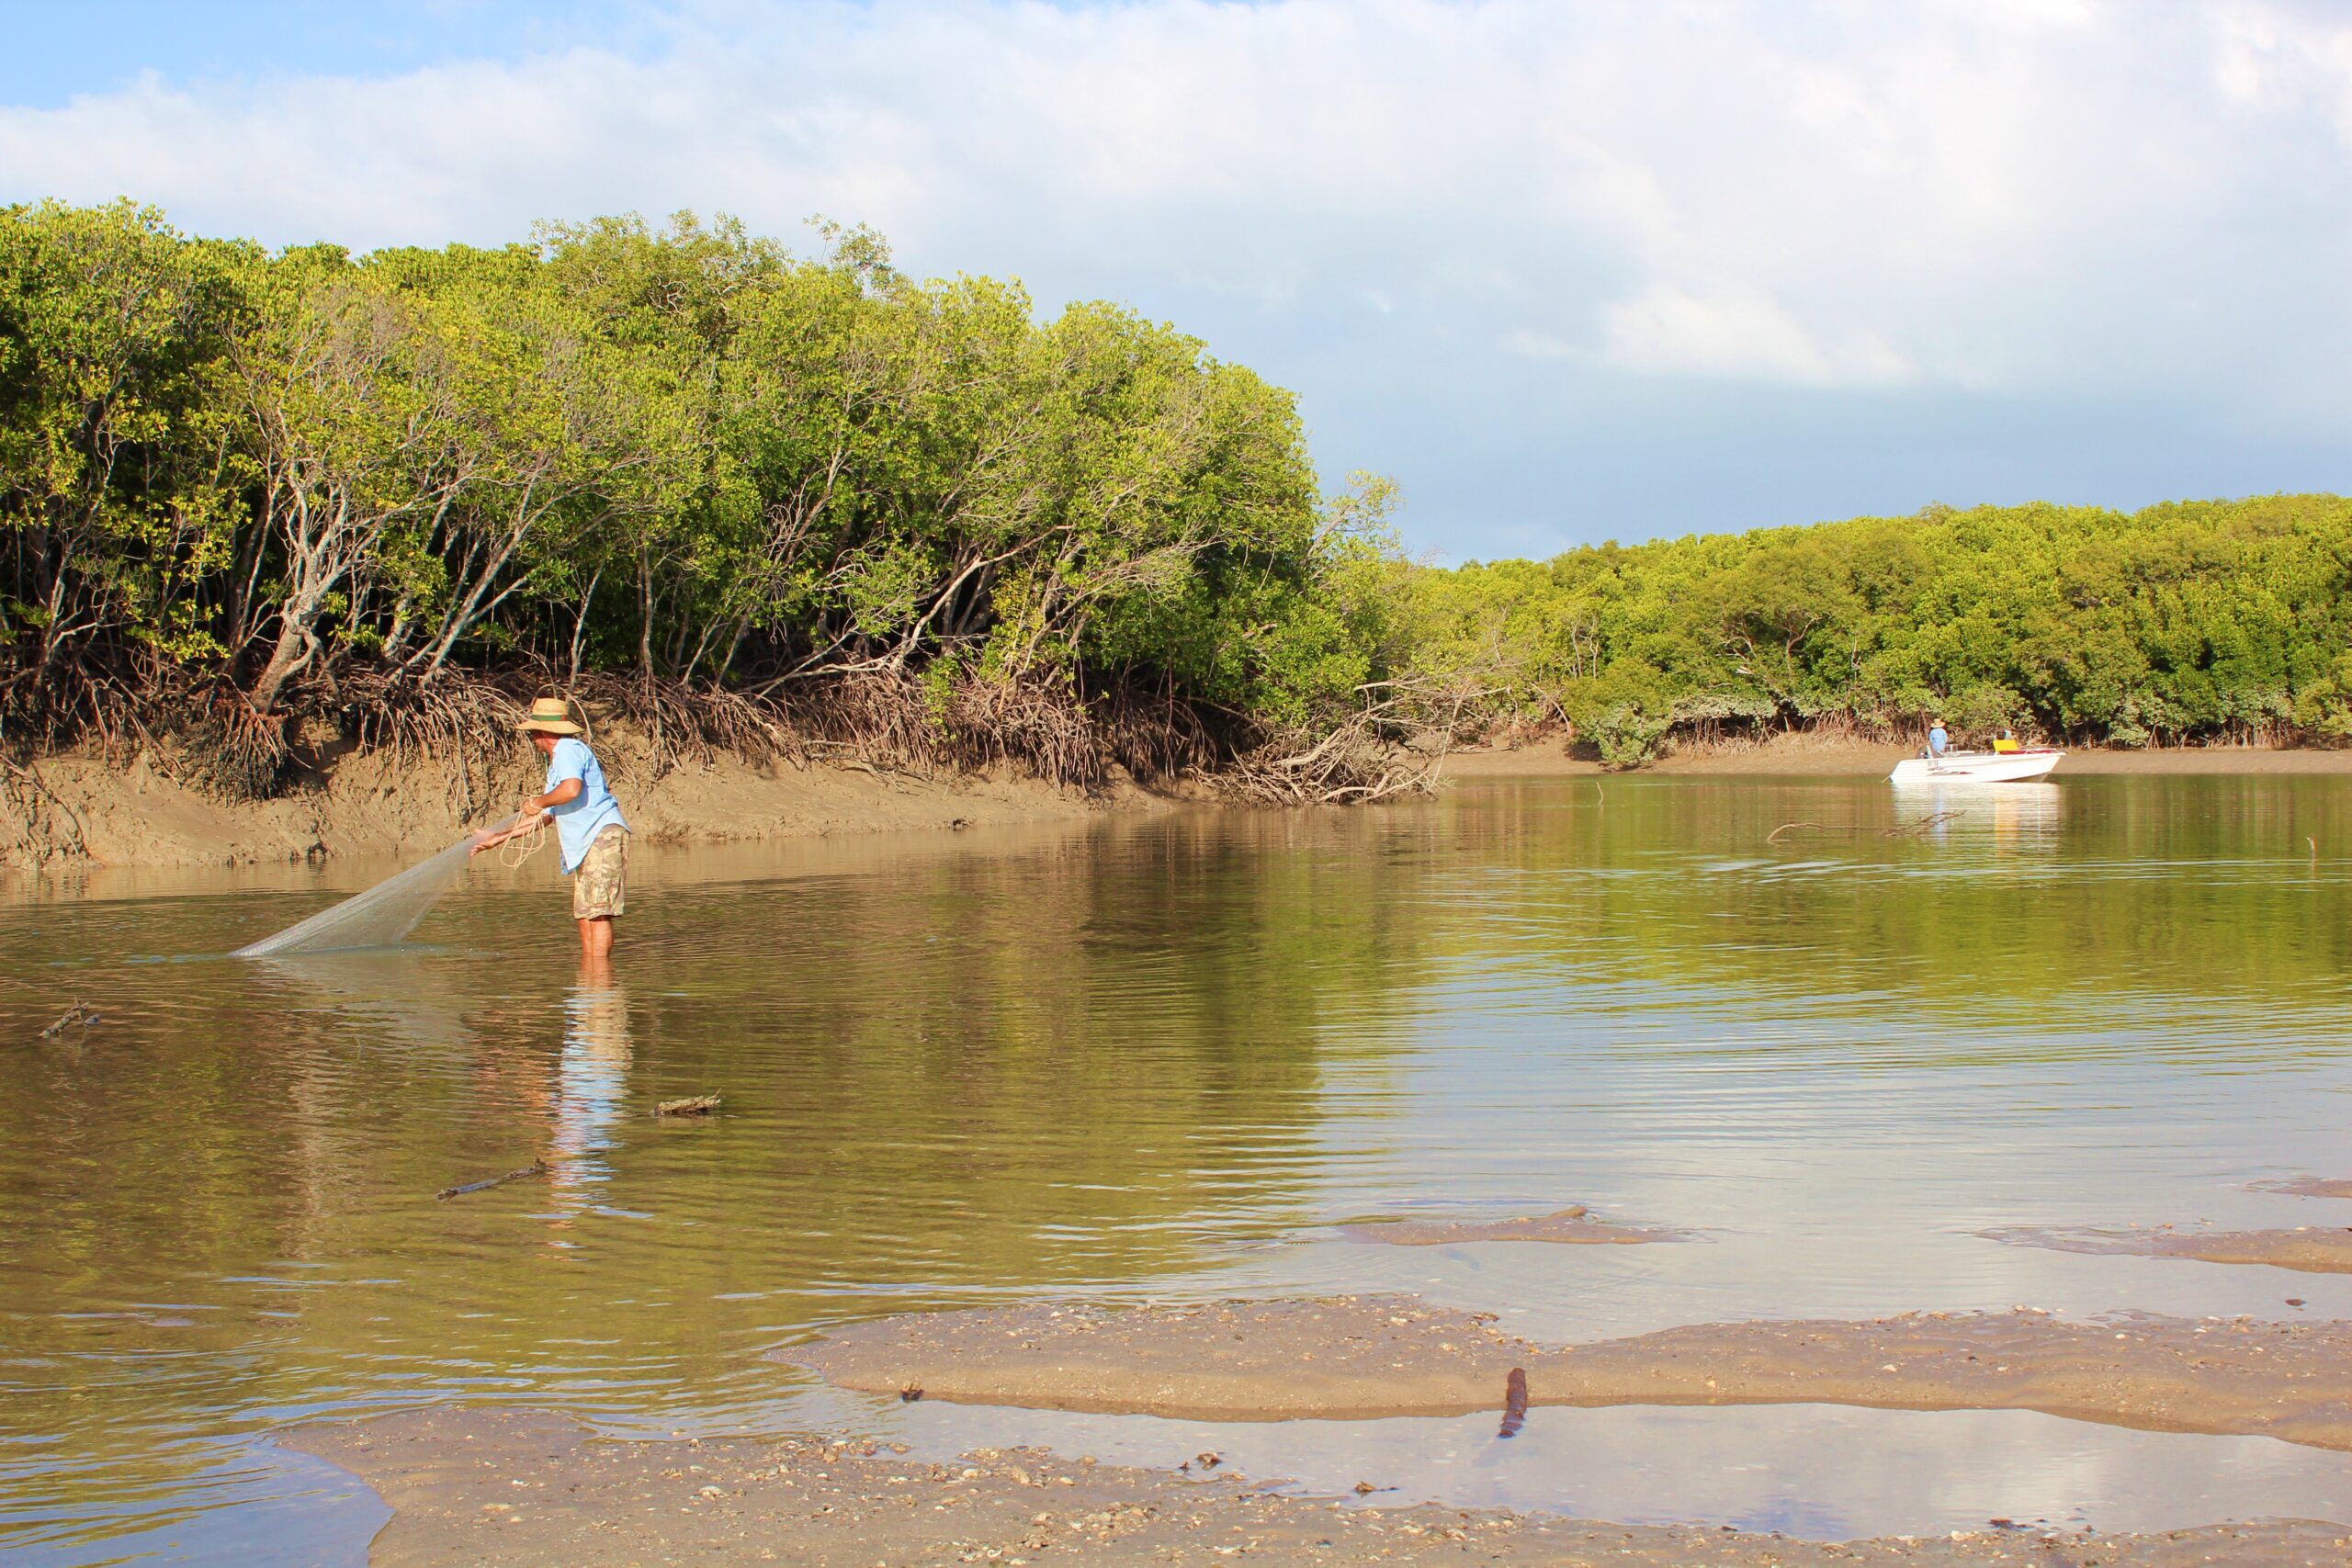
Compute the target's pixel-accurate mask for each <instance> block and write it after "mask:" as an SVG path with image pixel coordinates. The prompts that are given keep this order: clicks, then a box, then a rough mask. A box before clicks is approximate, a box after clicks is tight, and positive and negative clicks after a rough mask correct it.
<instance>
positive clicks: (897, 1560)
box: [284, 1410, 2352, 1568]
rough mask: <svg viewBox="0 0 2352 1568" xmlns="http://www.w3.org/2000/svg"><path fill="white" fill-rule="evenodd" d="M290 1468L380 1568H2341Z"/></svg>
mask: <svg viewBox="0 0 2352 1568" xmlns="http://www.w3.org/2000/svg"><path fill="white" fill-rule="evenodd" d="M284 1442H285V1444H286V1446H288V1447H289V1448H294V1449H298V1450H301V1451H303V1452H306V1453H312V1454H316V1455H319V1456H320V1457H322V1458H323V1459H326V1460H328V1461H331V1462H333V1463H335V1464H339V1465H342V1466H343V1467H345V1469H347V1470H350V1471H352V1472H355V1473H356V1474H357V1475H358V1476H359V1477H360V1478H361V1479H362V1480H364V1481H366V1482H367V1483H368V1484H369V1485H370V1486H373V1487H374V1488H375V1489H376V1491H377V1492H378V1493H379V1495H382V1496H383V1498H384V1499H385V1501H386V1502H388V1503H390V1505H391V1506H392V1507H393V1509H394V1510H395V1513H394V1516H393V1518H392V1521H391V1523H390V1524H389V1525H387V1526H386V1527H385V1528H384V1529H383V1531H382V1533H380V1534H379V1535H378V1536H377V1537H376V1540H375V1542H374V1544H373V1546H372V1548H371V1550H370V1551H369V1555H368V1560H369V1562H371V1563H372V1564H374V1568H411V1565H415V1564H427V1563H430V1564H436V1565H437V1564H444V1563H449V1562H468V1563H475V1564H481V1565H483V1568H526V1565H527V1568H543V1565H544V1564H547V1563H550V1562H562V1563H566V1564H570V1565H572V1568H621V1565H623V1564H638V1563H644V1562H694V1563H697V1564H716V1563H734V1562H744V1563H754V1562H756V1563H771V1562H786V1563H804V1564H811V1565H821V1568H834V1565H840V1568H852V1565H854V1568H866V1565H868V1564H873V1563H889V1564H892V1565H893V1568H911V1565H917V1564H932V1563H964V1562H998V1563H1006V1564H1015V1563H1022V1562H1034V1563H1046V1562H1069V1563H1086V1564H1089V1565H1093V1568H1130V1565H1141V1564H1146V1563H1149V1564H1153V1565H1155V1568H1168V1565H1176V1568H1188V1565H1199V1564H1209V1563H1222V1562H1232V1561H1234V1560H1235V1559H1236V1558H1240V1557H1246V1558H1247V1559H1248V1560H1249V1561H1250V1562H1257V1563H1261V1564H1266V1565H1268V1568H1295V1565H1303V1564H1308V1563H1315V1564H1335V1563H1353V1562H1416V1563H1420V1562H1435V1563H1443V1562H1483V1563H1499V1564H1505V1565H1517V1568H1534V1565H1535V1564H1546V1565H1549V1568H1579V1565H1600V1564H1610V1565H1619V1568H1640V1565H1644V1564H1656V1565H1659V1568H1664V1565H1668V1564H1673V1565H1677V1568H1682V1565H1690V1568H1768V1565H1770V1568H1816V1565H1819V1568H1826V1565H1827V1564H1831V1563H1838V1564H1844V1565H1854V1564H1861V1565H1865V1568H1867V1565H1870V1564H1897V1563H1902V1564H1914V1563H1916V1564H1926V1565H1943V1564H1951V1565H1954V1568H1959V1565H1976V1564H2005V1563H2018V1564H2022V1563H2031V1564H2036V1565H2037V1568H2047V1565H2048V1564H2051V1563H2053V1562H2064V1563H2067V1564H2070V1565H2072V1568H2188V1565H2190V1564H2195V1563H2211V1562H2230V1563H2232V1564H2236V1565H2240V1568H2317V1565H2319V1564H2323V1563H2324V1564H2328V1565H2330V1568H2338V1565H2340V1564H2341V1563H2342V1562H2344V1561H2345V1554H2346V1551H2347V1550H2352V1532H2347V1530H2346V1528H2345V1527H2343V1526H2341V1525H2333V1524H2325V1523H2312V1522H2305V1523H2275V1524H2261V1525H2251V1526H2216V1527H2211V1528H2207V1529H2192V1530H2178V1531H2169V1532H2165V1533H2164V1534H2158V1535H2143V1536H2104V1537H2102V1536H2091V1535H2079V1534H2076V1535H2064V1536H2052V1535H2045V1534H2042V1533H2041V1532H2038V1531H2033V1530H2019V1529H1993V1528H1987V1529H1984V1530H1981V1531H1979V1530H1972V1531H1967V1532H1963V1533H1962V1534H1959V1535H1956V1536H1951V1537H1938V1538H1934V1539H1930V1540H1914V1539H1906V1538H1893V1539H1886V1540H1867V1541H1855V1542H1850V1543H1845V1544H1839V1545H1826V1544H1821V1543H1816V1542H1811V1541H1800V1540H1786V1539H1783V1538H1781V1537H1780V1536H1763V1535H1752V1534H1743V1533H1739V1532H1736V1531H1731V1530H1724V1529H1702V1528H1699V1527H1696V1526H1679V1527H1667V1528H1648V1527H1624V1526H1617V1525H1605V1524H1590V1523H1584V1522H1579V1521H1575V1520H1568V1519H1561V1518H1555V1517H1547V1516H1543V1515H1530V1514H1511V1513H1502V1512H1494V1511H1477V1510H1462V1509H1455V1508H1444V1507H1437V1506H1421V1507H1414V1508H1397V1509H1370V1508H1357V1507H1349V1506H1344V1505H1342V1504H1340V1503H1338V1502H1334V1501H1330V1500H1323V1499H1314V1498H1305V1497H1293V1496H1284V1495H1276V1494H1272V1493H1270V1492H1265V1491H1261V1490H1258V1489H1257V1488H1256V1487H1255V1486H1254V1485H1252V1484H1251V1483H1249V1482H1247V1481H1244V1480H1242V1479H1240V1478H1232V1477H1225V1478H1216V1479H1210V1480H1205V1481H1203V1480H1193V1479H1186V1478H1180V1477H1178V1476H1175V1475H1171V1474H1169V1473H1167V1472H1155V1471H1145V1470H1135V1469H1127V1468H1124V1467H1120V1466H1115V1465H1098V1464H1093V1463H1091V1462H1089V1461H1085V1460H1083V1459H1077V1460H1072V1459H1069V1458H1065V1457H1061V1456H1056V1455H1051V1454H1046V1453H1041V1452H1037V1451H1035V1450H1009V1451H1008V1450H978V1451H977V1452H975V1453H973V1454H972V1455H970V1456H968V1458H967V1461H966V1462H964V1463H961V1464H947V1465H938V1464H926V1463H922V1462H920V1461H912V1460H910V1459H907V1458H905V1457H903V1456H901V1455H899V1454H897V1453H894V1452H892V1451H891V1450H889V1449H888V1448H882V1447H877V1446H876V1445H874V1444H871V1443H863V1442H842V1441H833V1442H824V1441H818V1440H813V1439H808V1438H785V1439H763V1438H729V1439H726V1440H721V1441H701V1442H650V1441H627V1442H619V1441H606V1440H598V1439H594V1438H588V1437H587V1436H586V1435H585V1434H584V1433H582V1430H581V1429H580V1428H579V1427H576V1426H574V1425H573V1424H572V1423H571V1422H570V1421H568V1420H565V1419H563V1418H562V1417H560V1416H548V1415H540V1414H535V1413H531V1412H512V1411H508V1412H499V1411H451V1410H422V1411H412V1412H408V1413H405V1414H401V1415H398V1416H386V1417H383V1418H380V1419H379V1420H375V1421H369V1422H362V1423H357V1424H354V1425H335V1426H315V1427H303V1428H300V1429H299V1430H298V1431H296V1432H294V1433H291V1434H289V1435H288V1437H287V1438H285V1439H284Z"/></svg>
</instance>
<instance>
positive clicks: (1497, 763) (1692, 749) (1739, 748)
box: [1445, 735, 2352, 780]
mask: <svg viewBox="0 0 2352 1568" xmlns="http://www.w3.org/2000/svg"><path fill="white" fill-rule="evenodd" d="M1917 754H1918V749H1917V747H1916V746H1900V745H1892V744H1885V743H1881V742H1877V741H1869V740H1854V739H1844V738H1840V737H1837V736H1826V735H1775V736H1772V737H1770V738H1769V739H1765V740H1763V741H1760V742H1759V741H1749V740H1737V741H1722V742H1718V743H1715V744H1713V745H1695V746H1684V747H1678V748H1677V749H1676V750H1672V751H1670V752H1668V754H1667V755H1666V756H1664V757H1662V758H1660V759H1659V760H1658V761H1655V762H1652V763H1649V764H1648V765H1647V766H1645V767H1644V768H1642V769H1641V770H1640V772H1641V773H1691V774H1702V775H1703V774H1725V775H1730V774H1739V773H1777V774H1783V775H1796V776H1804V775H1811V776H1815V777H1821V778H1840V777H1849V776H1864V777H1883V776H1884V775H1885V774H1887V773H1891V772H1893V771H1894V764H1895V763H1897V762H1899V761H1902V760H1903V759H1904V758H1905V757H1911V756H1916V755H1917ZM1605 773H1607V770H1605V769H1603V768H1602V767H1601V766H1600V763H1599V762H1595V761H1587V760H1585V759H1583V758H1580V757H1571V756H1569V755H1567V753H1566V751H1565V750H1563V749H1562V747H1561V745H1560V743H1559V742H1558V741H1556V740H1554V741H1549V742H1536V743H1531V744H1529V745H1526V746H1523V747H1521V748H1520V749H1519V750H1492V751H1486V750H1477V751H1469V750H1465V751H1454V752H1450V753H1448V755H1447V756H1446V759H1445V776H1446V777H1448V778H1454V779H1469V778H1582V777H1598V776H1602V775H1604V774H1605ZM2070 773H2074V774H2084V773H2150V774H2180V775H2189V774H2216V773H2246V774H2264V775H2276V774H2286V773H2352V751H2320V750H2284V751H2281V750H2269V749H2267V748H2263V747H2255V746H2184V747H2169V748H2164V749H2160V750H2136V751H2126V750H2106V749H2102V748H2098V747H2088V748H2085V749H2084V750H2069V751H2068V752H2067V753H2066V758H2065V761H2062V762H2060V763H2059V764H2058V771H2057V772H2056V773H2052V775H2051V776H2052V778H2054V779H2061V780H2063V779H2064V778H2065V777H2066V776H2067V775H2068V774H2070Z"/></svg>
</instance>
